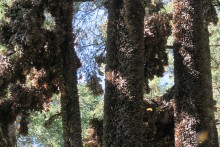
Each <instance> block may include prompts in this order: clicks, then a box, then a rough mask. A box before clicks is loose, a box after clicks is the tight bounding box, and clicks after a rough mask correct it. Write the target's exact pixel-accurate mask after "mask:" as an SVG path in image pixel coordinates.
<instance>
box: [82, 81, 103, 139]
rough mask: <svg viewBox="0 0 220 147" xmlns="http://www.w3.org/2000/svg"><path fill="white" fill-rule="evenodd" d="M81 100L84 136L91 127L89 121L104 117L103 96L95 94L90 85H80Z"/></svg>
mask: <svg viewBox="0 0 220 147" xmlns="http://www.w3.org/2000/svg"><path fill="white" fill-rule="evenodd" d="M78 87H79V98H80V99H79V101H80V108H81V119H82V130H83V131H82V132H83V137H85V135H86V130H87V129H88V128H89V121H90V120H91V119H92V118H99V119H102V118H103V96H102V95H100V96H93V94H92V92H91V91H90V90H89V88H88V87H86V86H84V85H79V86H78Z"/></svg>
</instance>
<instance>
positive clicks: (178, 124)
mask: <svg viewBox="0 0 220 147" xmlns="http://www.w3.org/2000/svg"><path fill="white" fill-rule="evenodd" d="M202 3H203V1H201V0H194V1H191V0H174V1H173V5H174V16H173V19H174V20H173V23H174V59H175V60H174V74H175V76H174V80H175V106H174V119H175V146H176V147H183V146H184V147H188V146H190V147H197V146H201V147H218V145H217V144H216V138H215V137H213V133H214V134H216V132H215V131H216V130H215V129H213V128H214V127H213V126H215V118H214V104H215V102H214V100H213V96H212V81H211V79H212V77H211V67H210V50H209V40H208V33H207V28H206V24H205V20H204V15H203V14H204V10H203V5H202Z"/></svg>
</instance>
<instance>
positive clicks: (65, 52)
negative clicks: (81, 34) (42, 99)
mask: <svg viewBox="0 0 220 147" xmlns="http://www.w3.org/2000/svg"><path fill="white" fill-rule="evenodd" d="M60 3H62V5H60V6H61V7H60V18H59V19H60V22H59V25H60V29H61V32H62V33H63V34H61V36H62V37H61V39H62V43H61V56H62V63H61V64H62V69H61V72H62V80H61V81H62V84H61V85H62V86H61V107H62V108H61V114H62V122H63V134H64V146H65V147H81V146H82V138H81V120H80V110H79V96H78V89H77V69H78V68H79V66H80V65H79V59H78V58H77V56H76V53H75V50H74V36H73V29H72V20H73V0H68V1H66V0H63V1H62V2H60Z"/></svg>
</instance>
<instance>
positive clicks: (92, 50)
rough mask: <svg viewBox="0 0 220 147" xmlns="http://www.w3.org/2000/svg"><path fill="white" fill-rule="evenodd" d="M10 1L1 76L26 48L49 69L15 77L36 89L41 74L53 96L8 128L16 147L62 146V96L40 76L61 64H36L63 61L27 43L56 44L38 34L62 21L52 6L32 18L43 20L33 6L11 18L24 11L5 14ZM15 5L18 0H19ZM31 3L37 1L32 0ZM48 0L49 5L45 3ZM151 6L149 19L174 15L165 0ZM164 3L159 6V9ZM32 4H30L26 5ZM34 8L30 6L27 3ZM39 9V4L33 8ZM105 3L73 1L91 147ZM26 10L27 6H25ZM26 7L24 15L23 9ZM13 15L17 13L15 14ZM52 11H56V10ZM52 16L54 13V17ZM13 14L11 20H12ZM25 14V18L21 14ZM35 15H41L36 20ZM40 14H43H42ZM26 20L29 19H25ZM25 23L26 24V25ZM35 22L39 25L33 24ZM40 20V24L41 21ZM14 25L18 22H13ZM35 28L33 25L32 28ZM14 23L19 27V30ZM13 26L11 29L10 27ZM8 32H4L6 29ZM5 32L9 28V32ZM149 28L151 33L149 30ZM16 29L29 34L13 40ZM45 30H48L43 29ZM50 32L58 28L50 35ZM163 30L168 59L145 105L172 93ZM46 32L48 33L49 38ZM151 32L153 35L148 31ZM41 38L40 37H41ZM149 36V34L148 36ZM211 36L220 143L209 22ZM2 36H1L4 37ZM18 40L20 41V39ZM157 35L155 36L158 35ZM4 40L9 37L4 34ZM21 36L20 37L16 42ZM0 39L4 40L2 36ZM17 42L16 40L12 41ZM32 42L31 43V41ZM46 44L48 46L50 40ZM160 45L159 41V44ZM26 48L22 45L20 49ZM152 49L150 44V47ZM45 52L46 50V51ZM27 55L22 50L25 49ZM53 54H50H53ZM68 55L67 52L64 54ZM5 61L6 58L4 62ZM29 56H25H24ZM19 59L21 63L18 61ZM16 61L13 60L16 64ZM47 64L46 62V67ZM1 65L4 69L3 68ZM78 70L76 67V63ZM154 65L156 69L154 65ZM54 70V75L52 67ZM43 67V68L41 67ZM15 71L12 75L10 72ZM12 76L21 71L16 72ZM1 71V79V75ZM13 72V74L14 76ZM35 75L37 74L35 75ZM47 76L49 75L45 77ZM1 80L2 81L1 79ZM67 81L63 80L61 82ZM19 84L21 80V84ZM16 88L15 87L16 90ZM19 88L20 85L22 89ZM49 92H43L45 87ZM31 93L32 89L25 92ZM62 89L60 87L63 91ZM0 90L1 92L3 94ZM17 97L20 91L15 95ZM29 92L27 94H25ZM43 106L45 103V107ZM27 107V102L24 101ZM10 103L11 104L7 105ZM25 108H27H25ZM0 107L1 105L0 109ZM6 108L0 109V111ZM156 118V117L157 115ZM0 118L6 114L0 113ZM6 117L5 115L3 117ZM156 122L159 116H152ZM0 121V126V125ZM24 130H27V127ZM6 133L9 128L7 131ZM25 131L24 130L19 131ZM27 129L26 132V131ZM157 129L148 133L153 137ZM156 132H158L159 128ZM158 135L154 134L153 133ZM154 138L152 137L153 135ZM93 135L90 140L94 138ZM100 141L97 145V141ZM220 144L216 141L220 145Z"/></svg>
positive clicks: (218, 34)
mask: <svg viewBox="0 0 220 147" xmlns="http://www.w3.org/2000/svg"><path fill="white" fill-rule="evenodd" d="M13 2H14V1H11V0H1V1H0V19H1V22H0V27H1V31H6V34H8V35H11V34H13V33H14V34H15V35H14V34H13V35H14V38H15V39H14V40H9V42H10V43H11V44H10V45H8V46H6V45H5V44H4V41H1V42H3V43H2V44H0V63H1V64H0V66H1V67H0V72H2V73H3V70H4V67H5V64H7V61H4V60H5V58H4V57H8V58H9V60H12V61H13V62H15V61H16V58H17V57H19V56H22V55H20V54H19V53H21V54H22V52H23V50H20V48H21V46H22V47H27V48H29V49H27V50H30V51H29V54H30V58H31V57H32V52H33V53H37V54H38V56H39V58H36V61H31V62H33V64H35V62H36V64H42V66H44V65H43V64H45V63H46V62H48V64H49V65H50V66H51V68H50V67H46V66H45V67H44V68H45V69H46V70H45V71H41V72H37V70H35V69H30V68H29V67H24V68H22V70H21V73H19V74H18V75H17V76H18V79H19V80H20V82H21V81H22V79H23V78H24V77H26V76H27V77H26V85H27V87H28V85H34V80H35V79H37V78H39V77H41V76H42V75H43V76H42V77H43V78H42V81H43V80H45V81H46V82H43V84H42V85H43V87H44V86H45V87H48V89H51V91H52V92H51V93H46V94H45V93H44V96H45V97H50V98H49V99H47V98H45V97H43V98H42V99H43V100H42V101H43V102H38V101H37V102H36V103H39V105H42V106H37V107H35V106H33V107H32V105H31V109H27V108H26V107H25V109H23V108H22V110H21V112H19V114H18V116H16V119H15V123H13V124H11V126H9V128H11V132H10V133H11V134H10V135H11V137H12V138H14V139H15V142H16V144H17V146H18V147H29V146H36V147H50V146H51V147H62V146H64V139H63V135H62V134H63V133H64V132H63V129H62V127H63V122H62V119H61V118H62V117H64V116H61V109H62V104H61V103H62V101H61V94H60V93H59V92H57V91H59V90H60V89H59V88H57V85H56V80H54V79H55V78H51V79H48V77H47V76H44V72H46V73H48V75H49V74H52V75H53V76H54V77H56V76H57V75H56V73H59V72H62V71H59V65H58V64H57V65H53V64H51V63H50V62H49V60H48V61H45V63H42V62H40V61H39V62H38V60H47V59H50V58H52V57H53V58H56V59H57V61H54V62H59V63H60V64H63V63H64V64H63V66H65V61H62V60H60V57H59V54H58V52H57V51H56V50H55V51H54V52H52V53H45V54H46V56H44V57H41V55H42V54H41V53H39V52H37V51H34V49H33V50H32V51H31V48H36V47H38V46H40V45H39V44H40V42H35V43H34V44H31V45H30V44H29V43H30V42H32V41H31V39H33V38H32V37H38V38H41V37H42V38H44V39H48V40H49V41H51V42H52V44H54V46H56V44H58V42H59V41H58V40H59V37H62V36H58V37H57V36H56V37H57V38H56V37H54V38H50V37H48V38H47V37H45V36H43V35H42V34H43V33H45V34H46V36H47V35H48V36H50V34H51V36H52V35H54V34H53V33H57V32H59V29H60V28H62V25H60V28H57V26H56V24H58V22H59V23H61V24H62V21H60V20H58V19H56V18H55V17H54V16H57V15H58V14H56V12H53V10H52V11H51V9H52V8H50V7H49V6H48V8H47V9H46V10H44V11H43V13H42V14H38V13H36V17H38V18H41V17H44V18H45V20H44V21H42V20H37V19H36V20H34V19H31V18H29V16H28V15H32V13H34V14H35V11H42V10H40V9H39V8H36V10H34V9H35V7H34V6H33V7H32V6H30V7H31V8H33V12H31V9H30V13H29V10H28V13H27V14H25V16H22V17H23V18H25V19H24V20H23V19H22V17H21V18H15V17H16V14H17V13H22V12H21V11H19V10H20V9H21V8H19V6H17V7H16V9H15V8H14V10H13V9H12V10H11V11H10V12H8V9H9V8H13V7H15V5H14V4H13ZM17 2H18V4H17V5H19V2H20V1H17ZM33 2H35V1H33ZM49 2H50V0H49V1H48V3H49ZM217 2H218V1H216V2H215V3H214V2H213V3H214V4H215V5H216V6H215V8H216V12H217V15H218V18H220V12H219V9H220V5H218V4H219V3H217ZM151 3H152V4H151V5H149V6H148V7H147V8H146V12H148V13H149V16H151V15H152V16H155V18H156V14H161V15H166V16H167V17H169V15H170V14H171V13H172V9H173V6H172V2H171V1H169V0H165V1H160V0H155V1H152V2H151ZM162 3H163V5H162ZM29 5H30V4H29ZM31 5H32V4H31ZM36 5H37V4H36ZM107 8H108V3H107V2H106V1H104V0H96V1H92V2H91V1H88V2H74V16H73V19H72V28H73V33H74V36H73V38H74V40H73V41H74V43H73V44H74V46H75V50H76V54H77V55H78V57H79V59H80V61H81V64H82V65H81V67H80V68H79V69H78V72H77V80H78V86H77V88H78V96H79V105H80V114H81V124H82V137H83V139H82V141H83V143H84V145H85V146H86V145H87V144H91V142H90V141H94V144H95V143H96V142H99V141H100V140H99V139H97V138H96V137H94V136H98V137H100V135H99V134H97V132H96V134H95V135H94V128H95V131H97V130H98V129H99V128H98V129H97V127H94V126H93V125H94V122H99V121H102V120H103V117H104V89H105V83H104V81H105V66H106V62H105V58H106V41H107V32H106V31H107V23H108V20H107V17H108V11H107ZM26 9H28V7H27V8H26ZM26 9H25V11H26ZM16 11H17V12H16ZM54 11H56V10H54ZM53 13H54V14H53ZM13 15H14V18H13ZM19 15H23V14H19ZM38 15H39V16H38ZM40 15H43V16H40ZM9 16H10V17H12V18H13V19H14V22H13V23H14V24H13V25H14V26H13V27H12V29H14V30H13V31H14V32H13V31H12V32H10V31H8V32H7V30H4V27H2V26H4V24H5V23H9V20H7V17H9ZM26 17H27V18H26ZM155 18H154V17H152V18H150V19H149V20H146V21H147V22H148V24H147V25H151V23H155V24H154V27H155V26H156V27H158V28H160V25H159V23H160V22H157V21H156V22H155V21H154V19H155ZM19 19H20V21H24V24H19ZM29 19H31V20H33V22H28V20H29ZM161 19H164V20H163V21H167V20H166V19H165V18H163V17H161ZM25 21H27V22H25ZM38 21H39V24H38V23H36V22H38ZM40 21H42V22H40ZM16 23H17V24H16ZM32 23H33V24H34V25H33V24H32ZM40 23H42V24H43V30H37V29H38V25H41V24H40ZM171 24H172V22H171V21H170V20H169V21H168V24H166V26H169V25H171ZM17 25H20V27H18V26H17ZM28 25H30V26H31V25H33V26H31V27H30V30H31V29H32V28H34V29H36V30H35V32H34V35H33V34H32V35H33V36H28V35H29V34H28V33H29V32H28V31H30V30H29V29H27V27H28ZM10 27H11V26H10ZM6 29H7V28H6ZM8 29H9V28H8ZM148 29H154V28H153V27H152V28H150V27H149V28H148ZM15 30H19V31H21V32H22V31H23V32H25V33H26V34H27V36H25V35H24V36H22V35H21V36H16V35H19V32H18V33H17V34H16V31H15ZM45 30H46V31H45ZM53 30H56V31H57V30H58V31H57V32H56V31H53ZM165 31H167V32H163V34H159V36H162V35H164V36H163V37H165V38H166V39H167V41H164V42H163V43H165V50H164V51H165V52H166V53H167V55H168V60H167V63H165V62H166V61H164V62H163V63H162V64H163V65H165V67H164V68H163V69H161V70H162V71H160V70H158V71H156V74H153V75H148V76H149V77H148V79H149V81H147V82H148V83H147V85H148V86H149V87H148V86H146V87H145V89H146V91H145V93H144V99H145V100H146V101H148V100H150V101H151V102H153V101H159V100H160V99H161V97H163V96H164V94H166V93H167V92H168V91H169V90H170V89H172V87H173V85H174V58H173V48H174V47H173V41H174V40H173V37H172V35H171V30H169V29H168V28H167V30H165ZM47 33H48V34H47ZM152 33H154V32H153V31H152ZM41 35H42V36H41ZM149 36H150V35H149ZM209 36H210V42H209V44H210V51H211V72H212V88H213V98H214V100H216V105H215V116H216V120H217V123H216V124H217V129H218V132H219V133H218V134H219V136H218V138H219V140H220V122H219V121H220V99H219V98H220V85H219V83H220V76H219V75H220V55H219V51H220V22H218V23H217V24H212V23H210V24H209ZM4 37H5V36H4ZM19 37H20V38H19ZM157 37H158V36H157ZM6 38H7V35H6ZM17 38H19V39H17ZM0 39H2V38H0ZM16 39H17V40H16ZM29 41H30V42H29ZM49 41H48V42H49ZM153 41H154V38H153V39H152V42H153ZM162 41H163V40H162ZM23 44H24V46H23ZM150 45H151V44H150ZM12 46H13V47H14V48H15V50H16V53H14V49H12ZM45 46H50V44H49V45H48V44H44V47H45ZM45 48H46V47H45ZM24 52H25V51H24ZM51 54H53V55H51ZM67 54H68V53H67ZM8 58H7V59H8ZM26 58H28V57H26ZM19 60H20V59H19ZM21 61H22V62H23V61H24V64H23V65H22V66H25V62H27V65H28V62H29V60H23V59H21ZM15 63H17V62H15ZM46 64H47V63H46ZM3 66H4V67H3ZM76 66H77V65H76ZM152 66H154V65H152ZM56 68H57V69H58V70H55V71H53V69H56ZM39 69H41V67H39ZM12 72H13V71H12ZM15 72H20V70H19V69H18V70H17V71H15ZM2 73H0V76H2V75H1V74H2ZM15 74H16V73H15ZM34 75H38V77H35V76H34ZM46 75H47V74H46ZM1 78H2V77H1ZM51 81H52V83H53V86H52V87H50V86H48V85H47V84H48V83H50V82H51ZM64 81H65V79H64ZM21 83H22V82H21ZM0 84H1V86H0V88H2V89H3V88H5V87H4V85H3V80H2V79H0ZM13 88H14V89H15V88H16V86H13V85H12V84H11V85H10V86H9V87H8V88H6V91H5V92H4V96H3V97H2V96H1V95H0V105H1V104H2V103H3V102H4V101H6V99H7V98H10V97H11V94H12V93H13ZM18 88H19V87H18ZM20 88H21V89H22V87H20ZM46 89H47V88H46ZM29 90H30V89H29ZM61 90H62V89H61ZM2 93H3V92H0V94H2ZM18 93H19V92H18ZM26 94H27V93H26ZM44 102H45V103H44ZM26 103H27V102H26ZM8 105H10V103H9V104H8ZM27 105H28V104H27ZM0 107H1V106H0ZM3 109H7V107H5V108H0V110H3ZM153 110H154V105H152V106H151V105H150V106H146V111H147V112H152V111H153ZM168 113H169V114H164V116H165V115H167V116H165V117H164V118H165V119H164V120H166V119H170V118H169V115H171V114H170V112H168ZM155 115H157V114H155ZM0 116H1V117H2V116H5V115H3V114H1V113H0ZM5 117H6V116H5ZM4 119H5V118H0V120H4ZM153 119H158V118H153ZM166 122H169V121H167V120H166ZM0 123H1V122H0ZM27 126H28V127H27ZM9 130H10V129H9ZM21 130H23V132H22V131H21ZM27 130H28V131H27ZM154 131H155V130H153V131H152V132H149V133H154ZM157 131H158V132H160V130H157ZM155 134H156V133H155ZM155 134H152V135H155ZM93 137H94V138H93ZM97 140H98V141H97ZM219 143H220V142H219Z"/></svg>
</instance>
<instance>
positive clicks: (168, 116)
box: [84, 99, 174, 147]
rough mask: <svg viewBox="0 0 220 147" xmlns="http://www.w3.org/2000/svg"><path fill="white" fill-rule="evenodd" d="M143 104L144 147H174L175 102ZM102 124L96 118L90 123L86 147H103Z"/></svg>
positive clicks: (153, 101)
mask: <svg viewBox="0 0 220 147" xmlns="http://www.w3.org/2000/svg"><path fill="white" fill-rule="evenodd" d="M143 102H144V105H143V113H144V115H143V146H145V147H174V115H173V101H172V100H171V101H166V100H164V99H145V100H144V101H143ZM102 124H103V121H102V120H98V119H96V118H93V119H92V120H91V121H90V128H89V129H88V130H87V136H86V140H85V142H84V146H85V147H101V146H103V139H102V134H103V133H102V132H103V127H102Z"/></svg>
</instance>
